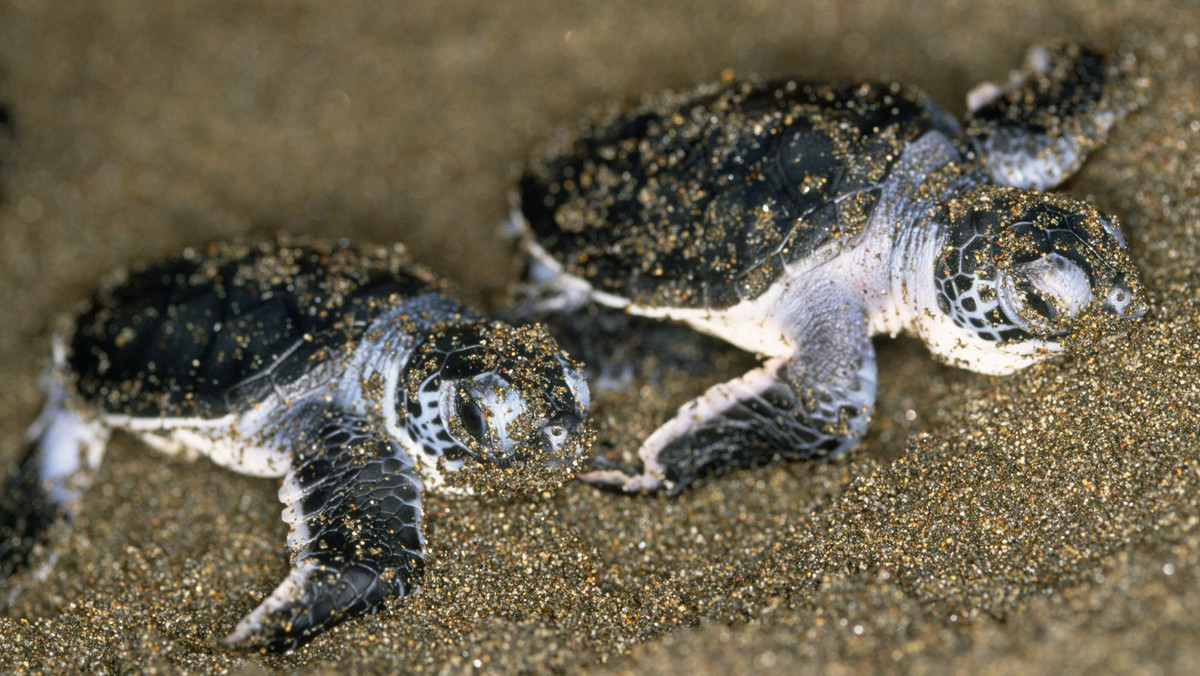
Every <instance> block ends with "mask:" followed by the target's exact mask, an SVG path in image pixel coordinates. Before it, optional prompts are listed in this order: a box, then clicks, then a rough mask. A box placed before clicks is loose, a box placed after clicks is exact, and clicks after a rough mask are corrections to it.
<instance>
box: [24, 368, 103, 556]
mask: <svg viewBox="0 0 1200 676" xmlns="http://www.w3.org/2000/svg"><path fill="white" fill-rule="evenodd" d="M47 389H48V395H49V396H48V397H47V401H46V405H45V407H44V408H43V409H42V414H41V416H39V417H38V419H37V420H36V421H35V422H34V423H33V425H31V426H30V428H29V439H30V441H29V446H28V449H27V450H26V452H25V455H24V457H23V458H22V459H21V461H20V462H19V463H17V465H16V466H15V467H14V468H13V469H12V470H10V473H9V476H8V480H7V481H6V482H5V484H4V493H3V495H0V579H3V578H6V577H8V576H10V575H12V574H14V573H17V572H19V571H21V570H23V569H25V568H26V567H27V566H28V565H29V564H30V563H31V556H32V554H33V549H34V547H35V546H36V545H37V544H39V542H40V541H41V540H42V538H43V537H44V536H45V532H46V530H47V529H48V528H49V527H50V526H51V524H53V523H54V522H55V521H56V520H57V519H58V518H59V517H61V516H68V517H69V516H70V515H71V513H72V511H73V510H74V508H75V506H76V503H78V501H79V497H80V495H81V491H82V490H83V489H84V488H85V487H86V486H87V485H88V484H89V483H91V481H92V477H93V474H94V472H95V470H96V468H97V467H98V466H99V465H100V460H101V459H102V458H103V456H104V449H105V447H106V446H107V444H108V438H109V435H110V433H111V431H110V430H109V429H108V428H107V427H106V426H105V425H104V424H103V423H101V422H99V421H96V420H93V419H91V418H89V417H87V416H85V415H83V414H81V413H79V412H78V411H76V410H75V409H74V408H72V407H71V406H70V405H69V404H67V403H66V399H67V397H66V391H65V390H64V389H63V387H62V386H61V384H60V383H58V382H57V381H55V380H52V381H51V382H50V385H49V387H48V388H47Z"/></svg>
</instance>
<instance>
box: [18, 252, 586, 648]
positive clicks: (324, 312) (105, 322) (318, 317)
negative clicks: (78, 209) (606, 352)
mask: <svg viewBox="0 0 1200 676" xmlns="http://www.w3.org/2000/svg"><path fill="white" fill-rule="evenodd" d="M70 324H71V325H70V327H68V328H67V329H66V330H65V331H63V332H60V334H59V335H58V336H57V338H56V341H55V344H54V361H53V366H52V368H51V370H50V372H49V374H48V378H47V387H46V389H47V395H48V401H47V403H46V406H45V409H44V412H43V413H42V415H41V417H40V418H39V419H38V421H37V422H36V423H35V424H34V425H33V426H32V427H31V429H30V438H31V448H30V451H29V453H28V454H27V456H26V457H25V459H24V460H23V461H22V463H21V464H20V466H19V467H18V468H17V469H16V470H15V471H14V472H13V474H12V477H11V479H10V482H9V486H8V488H7V489H6V494H5V495H4V496H3V497H4V500H3V509H0V567H2V568H0V570H2V572H3V573H4V574H5V576H7V575H9V574H12V573H13V572H15V571H16V570H19V569H20V568H21V567H23V566H25V565H27V564H28V562H29V557H30V552H31V550H30V547H31V545H32V543H33V542H34V541H36V539H37V536H38V532H39V531H40V530H42V529H43V528H44V527H45V526H46V525H47V524H48V523H49V522H50V520H51V518H52V517H53V516H54V515H55V514H56V513H62V512H67V513H69V512H70V510H71V508H72V507H73V505H75V504H76V503H77V501H78V499H79V496H80V490H81V489H82V488H83V487H84V485H85V484H86V483H88V478H89V473H90V472H91V471H92V470H94V469H95V468H96V466H97V465H98V464H99V463H100V460H101V456H102V455H103V453H104V448H105V444H106V443H107V441H108V438H109V435H110V432H111V431H112V430H127V431H130V432H133V433H135V434H138V435H140V436H141V437H142V438H143V439H145V440H146V441H147V442H148V443H149V444H150V445H152V446H155V447H158V448H161V449H163V450H166V451H170V452H176V451H181V450H182V451H188V452H191V453H200V454H203V455H206V456H208V457H209V458H211V459H212V460H213V461H214V462H216V463H217V464H219V465H222V466H225V467H228V468H230V469H233V470H236V471H239V472H242V473H245V474H251V475H256V476H264V477H283V486H282V488H281V489H280V491H279V498H280V500H281V501H282V502H283V503H284V504H285V505H286V508H285V509H284V512H283V518H284V520H285V521H286V522H287V523H288V524H289V525H290V526H291V532H290V534H289V536H288V547H289V549H290V551H291V556H292V563H293V568H292V571H291V572H290V573H289V574H288V576H287V577H286V578H285V579H284V580H283V582H282V583H281V584H280V585H279V587H278V588H277V589H276V590H275V591H274V592H273V593H272V594H271V595H270V596H268V597H267V598H266V599H265V600H264V601H263V602H262V603H261V604H260V605H259V606H258V607H257V608H256V609H255V610H253V612H251V613H250V614H248V615H247V616H246V617H245V618H244V619H243V620H242V621H241V622H240V623H239V624H238V625H237V627H236V629H234V631H233V633H231V634H230V635H229V636H228V637H227V638H226V639H225V641H226V642H227V643H228V644H231V645H238V646H265V647H268V648H272V649H276V650H287V649H291V648H294V647H296V646H298V645H301V644H303V643H306V642H307V641H309V640H311V639H312V638H313V637H314V636H316V635H317V634H319V633H320V632H321V631H323V630H325V629H327V628H329V627H330V626H332V625H333V624H336V623H338V622H341V621H343V620H346V619H348V618H351V617H354V616H356V615H359V614H361V613H364V612H369V611H374V610H375V609H376V608H377V607H378V606H379V604H380V603H381V602H383V601H385V600H386V599H388V598H390V597H395V596H404V595H407V594H409V593H410V592H411V591H413V590H414V589H415V585H416V584H417V582H418V580H419V575H420V573H421V571H422V568H423V561H424V560H423V548H424V536H423V534H422V493H423V491H425V490H430V489H438V488H442V489H446V490H451V491H455V490H457V491H460V492H461V491H465V492H479V493H490V494H497V493H499V494H508V493H513V494H515V493H521V492H529V491H537V490H545V489H548V488H550V487H553V486H555V485H558V484H561V483H563V482H565V481H567V480H568V479H570V478H571V477H572V476H573V475H574V470H575V469H576V468H577V466H578V464H579V462H580V461H581V457H582V453H583V452H584V451H585V450H586V448H587V445H588V442H589V440H590V437H589V432H588V431H587V429H586V424H585V420H584V419H585V416H586V414H587V410H588V389H587V386H586V384H585V383H584V381H583V379H582V378H581V377H580V375H579V372H578V370H577V367H576V366H575V365H574V364H573V363H572V362H571V361H570V360H569V359H568V358H567V357H566V355H564V354H563V353H562V352H560V351H559V349H558V347H557V345H556V344H555V342H554V341H553V340H552V339H551V338H550V337H549V336H547V335H546V334H545V332H544V331H543V330H541V329H540V328H539V327H526V328H513V327H512V326H509V325H507V324H503V323H501V322H498V321H493V320H489V319H485V318H483V317H480V316H478V315H476V314H473V313H472V312H470V311H468V310H466V309H464V308H463V307H462V306H461V305H459V303H457V302H456V301H455V300H453V299H452V298H451V297H450V296H448V295H447V294H446V292H445V291H444V289H443V288H442V285H441V284H440V283H438V282H437V281H435V280H434V279H433V278H432V277H431V275H430V274H429V273H428V272H426V271H424V270H423V269H421V268H418V267H416V266H414V265H413V264H411V263H410V262H408V260H407V258H406V257H405V255H404V254H403V252H402V250H400V249H399V248H393V249H375V250H361V251H360V250H356V249H352V248H349V247H347V246H343V245H324V244H321V243H312V242H308V243H303V244H287V243H272V244H264V245H256V246H237V245H217V246H214V247H211V248H209V249H207V250H204V251H201V252H197V251H189V252H187V253H185V254H184V255H183V256H182V257H179V258H176V259H172V260H169V261H167V262H164V263H161V264H158V265H154V266H151V267H148V268H146V269H143V270H141V271H139V272H135V273H133V274H131V275H119V276H118V277H116V278H115V279H114V280H112V281H110V282H109V283H107V284H106V285H104V286H102V288H101V289H100V290H99V291H98V292H97V293H96V294H95V296H94V297H93V298H92V300H91V302H90V303H88V304H87V305H86V306H85V307H84V308H83V309H82V310H81V311H79V312H78V313H77V314H76V315H75V317H74V318H73V321H71V322H70Z"/></svg>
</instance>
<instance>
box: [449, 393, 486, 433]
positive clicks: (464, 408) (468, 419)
mask: <svg viewBox="0 0 1200 676" xmlns="http://www.w3.org/2000/svg"><path fill="white" fill-rule="evenodd" d="M454 408H455V413H456V414H457V415H458V421H459V423H461V424H462V426H463V429H465V430H466V431H467V434H470V435H471V436H472V437H473V438H474V439H475V440H476V441H478V442H479V443H481V444H484V443H486V442H485V437H486V436H487V421H486V420H485V419H484V417H483V410H482V409H480V408H479V404H477V403H475V400H474V399H472V398H471V396H470V395H468V394H467V393H466V392H463V391H462V390H459V392H458V397H457V401H456V402H455V405H454Z"/></svg>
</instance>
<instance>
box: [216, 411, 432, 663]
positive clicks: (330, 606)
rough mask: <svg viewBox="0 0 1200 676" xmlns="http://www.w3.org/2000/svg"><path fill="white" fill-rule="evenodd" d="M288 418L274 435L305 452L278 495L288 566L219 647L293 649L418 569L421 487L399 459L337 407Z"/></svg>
mask: <svg viewBox="0 0 1200 676" xmlns="http://www.w3.org/2000/svg"><path fill="white" fill-rule="evenodd" d="M292 421H295V423H294V424H290V425H285V428H284V433H287V434H298V435H301V437H300V438H299V440H302V441H304V442H305V445H306V446H307V447H308V448H309V451H308V452H307V453H298V454H297V456H296V458H295V459H294V461H293V466H292V470H291V472H289V473H288V475H287V478H286V479H285V480H284V484H283V487H282V488H281V489H280V491H279V497H280V500H281V501H282V502H284V503H285V504H286V505H287V507H286V508H285V509H284V512H283V518H284V521H287V522H288V523H289V524H291V526H292V530H291V533H290V534H289V535H288V545H289V547H290V548H291V549H292V551H293V552H294V554H293V559H292V563H293V568H292V571H291V572H290V573H289V574H288V576H287V577H286V578H285V579H284V580H283V582H282V583H280V585H279V586H278V587H277V588H276V589H275V591H274V592H272V594H271V595H270V596H268V597H267V598H266V599H265V600H263V602H262V603H261V604H259V606H258V607H257V608H255V609H254V610H253V611H252V612H251V613H250V614H249V615H247V616H246V617H245V618H244V619H243V620H242V621H241V622H239V623H238V625H237V627H236V628H235V629H234V631H233V632H232V633H231V634H230V635H229V636H227V637H226V638H225V643H226V644H227V645H235V646H239V647H255V646H262V647H266V648H269V649H271V650H276V651H285V650H292V649H294V648H297V647H300V646H302V645H304V644H306V643H308V642H309V641H311V640H312V639H313V638H315V637H316V636H317V635H318V634H320V633H321V632H322V631H324V630H326V629H328V628H329V627H331V626H333V625H335V624H339V623H341V622H343V621H345V620H348V619H350V618H353V617H356V616H358V615H362V614H363V613H367V612H374V611H375V610H377V609H378V607H379V605H380V604H381V603H382V602H384V601H385V600H387V599H389V598H391V597H394V596H406V595H408V594H409V593H411V592H412V591H413V589H414V584H415V578H416V577H417V576H419V575H420V573H421V571H422V569H423V566H424V559H423V556H422V550H423V549H424V537H423V535H422V532H421V531H422V526H421V499H420V495H421V483H420V480H419V479H418V477H417V473H416V470H415V469H414V468H413V465H412V461H411V460H410V459H409V458H408V456H407V454H405V453H404V451H402V450H401V449H400V448H399V447H398V446H396V445H395V444H394V443H393V442H391V441H389V440H387V439H383V438H380V437H379V436H376V434H375V433H373V432H372V429H371V427H370V425H369V424H368V422H367V421H366V420H365V419H364V418H362V417H361V416H358V415H355V414H351V413H348V412H345V411H338V410H329V409H321V408H318V407H316V406H308V407H305V408H304V410H301V411H299V412H297V415H295V416H293V418H292Z"/></svg>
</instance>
